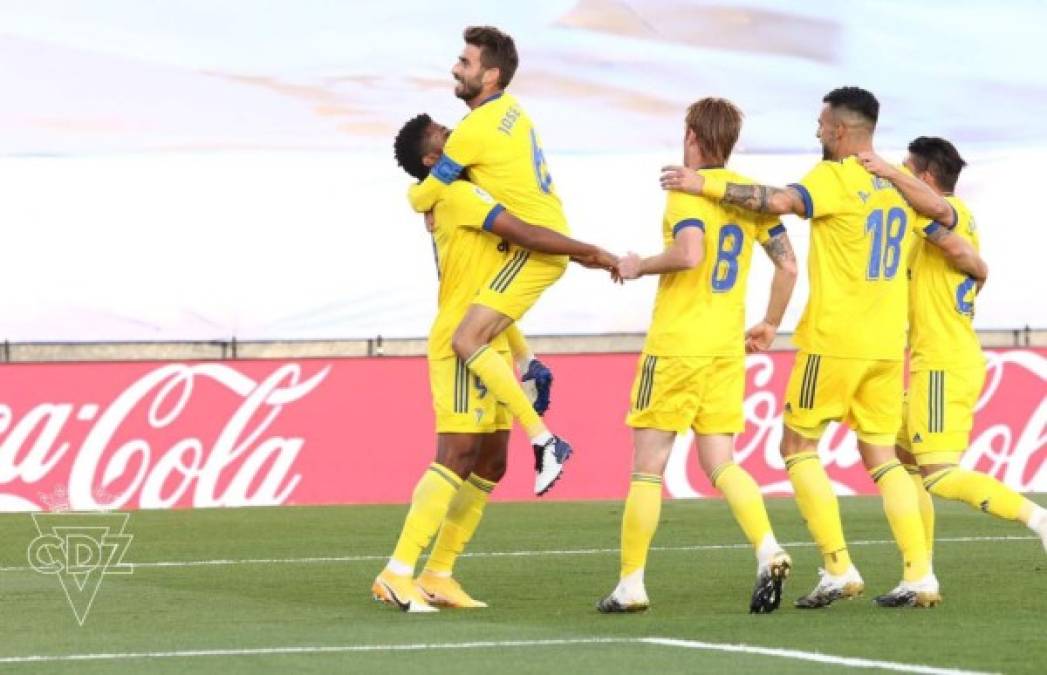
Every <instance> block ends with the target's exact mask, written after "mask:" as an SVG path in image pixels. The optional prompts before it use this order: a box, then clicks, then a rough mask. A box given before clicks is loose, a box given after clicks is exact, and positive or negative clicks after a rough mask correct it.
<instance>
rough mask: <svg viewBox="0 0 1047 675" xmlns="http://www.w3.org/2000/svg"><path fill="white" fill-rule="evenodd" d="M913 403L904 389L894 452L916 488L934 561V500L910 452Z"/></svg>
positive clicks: (925, 537) (914, 432)
mask: <svg viewBox="0 0 1047 675" xmlns="http://www.w3.org/2000/svg"><path fill="white" fill-rule="evenodd" d="M913 403H914V398H913V397H912V395H911V394H910V392H908V391H906V392H905V395H904V396H903V397H902V424H901V427H900V428H899V429H898V437H897V438H896V439H895V440H894V454H896V455H897V456H898V460H899V461H900V462H901V463H902V466H903V467H905V471H906V473H908V474H909V480H911V481H912V484H913V488H915V489H916V500H917V501H918V502H919V504H920V520H921V521H923V538H924V543H925V544H926V545H927V555H928V556H930V557H931V561H932V563H933V561H934V500H932V499H931V493H930V492H928V491H927V488H926V487H924V484H923V474H922V473H920V464H919V462H917V461H916V456H915V455H913V454H912V438H913V436H914V435H917V436H918V432H917V431H916V429H915V428H912V429H910V427H911V426H912V425H910V423H909V420H911V419H913V416H912V415H911V414H910V413H909V406H910V405H912V404H913Z"/></svg>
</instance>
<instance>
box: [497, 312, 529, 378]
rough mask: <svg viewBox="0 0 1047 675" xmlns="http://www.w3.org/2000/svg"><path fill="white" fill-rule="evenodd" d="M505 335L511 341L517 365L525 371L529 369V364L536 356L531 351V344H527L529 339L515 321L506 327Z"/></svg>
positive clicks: (510, 345)
mask: <svg viewBox="0 0 1047 675" xmlns="http://www.w3.org/2000/svg"><path fill="white" fill-rule="evenodd" d="M503 335H505V337H506V339H508V341H509V351H510V352H511V353H512V355H513V361H515V362H516V365H517V367H518V368H520V371H521V372H523V371H524V370H526V369H527V364H528V363H530V361H531V359H533V358H534V354H532V353H531V346H530V345H529V344H527V339H526V338H524V336H523V333H521V332H520V329H519V328H518V327H517V325H516V324H515V323H512V324H510V325H509V327H508V328H506V329H505V332H504V333H503Z"/></svg>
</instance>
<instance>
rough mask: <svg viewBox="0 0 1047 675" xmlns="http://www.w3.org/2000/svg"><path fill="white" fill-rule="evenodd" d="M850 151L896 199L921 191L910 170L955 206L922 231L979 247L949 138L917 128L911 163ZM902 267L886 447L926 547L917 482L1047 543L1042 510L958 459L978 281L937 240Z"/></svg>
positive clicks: (927, 529) (967, 418)
mask: <svg viewBox="0 0 1047 675" xmlns="http://www.w3.org/2000/svg"><path fill="white" fill-rule="evenodd" d="M859 159H860V160H861V161H862V163H863V164H864V165H865V168H866V169H868V170H869V171H871V172H872V173H874V174H876V175H877V176H880V177H882V178H886V179H887V180H889V181H891V182H892V183H893V184H894V185H895V187H897V188H898V191H899V192H901V193H902V195H903V196H905V198H906V199H909V200H913V201H914V202H915V201H916V200H919V199H920V198H921V196H922V194H923V192H922V189H921V188H922V186H921V185H919V184H918V183H917V182H916V181H917V180H921V181H923V182H924V183H926V184H927V185H929V186H930V187H931V188H932V189H933V190H934V191H935V192H936V193H938V194H939V195H943V196H944V197H945V200H946V201H947V202H948V203H949V205H950V206H952V208H953V209H954V212H955V216H954V225H953V226H952V227H939V228H935V229H934V230H933V231H931V232H929V233H928V234H927V238H928V239H929V240H935V241H940V240H942V239H946V238H949V237H959V238H962V239H964V240H966V241H967V242H969V243H970V244H971V245H972V247H973V248H974V249H975V250H977V249H978V248H979V243H978V232H977V230H976V229H975V224H974V217H973V216H972V215H971V212H970V209H968V208H967V205H966V204H965V203H964V202H963V200H961V199H960V198H959V197H957V196H956V195H955V194H953V191H954V190H955V188H956V180H957V179H958V178H959V176H960V172H961V171H962V170H963V167H964V166H966V165H967V163H966V162H964V160H963V158H962V157H960V153H959V152H957V150H956V148H955V146H953V144H952V143H950V142H949V141H947V140H945V139H944V138H929V137H926V136H921V137H920V138H917V139H915V140H914V141H913V142H912V143H910V144H909V156H908V157H907V158H906V159H905V167H906V168H907V169H908V170H909V172H911V173H906V172H903V171H900V170H899V169H898V168H897V167H894V166H892V165H890V164H888V163H887V162H885V161H883V159H881V158H880V157H878V156H877V155H875V154H872V153H863V154H861V155H859ZM909 275H910V281H909V348H910V350H911V351H910V359H909V391H908V394H907V397H906V404H905V410H904V413H905V414H904V421H903V425H902V428H901V430H900V431H899V433H898V439H897V446H896V448H895V450H896V451H897V453H898V458H899V459H900V460H901V461H902V463H903V464H904V465H905V468H906V469H907V470H908V471H909V473H910V475H912V477H913V480H914V482H915V483H916V486H917V492H918V493H919V495H920V500H921V501H920V505H921V512H922V514H923V526H924V534H925V537H926V540H927V550H928V551H930V550H931V549H932V547H933V544H934V505H933V503H932V502H931V498H930V495H928V493H927V491H930V493H931V494H934V495H936V496H938V497H942V498H944V499H952V500H956V501H961V502H966V503H968V504H970V505H971V506H972V507H974V508H976V509H981V510H982V511H985V512H986V513H991V514H992V515H994V516H996V517H998V518H1003V519H1004V520H1017V521H1019V522H1021V523H1024V524H1025V525H1026V526H1027V527H1028V528H1029V529H1030V530H1032V531H1033V532H1035V533H1036V534H1038V535H1039V536H1040V538H1041V540H1042V541H1043V545H1044V549H1045V550H1047V510H1044V509H1043V508H1042V507H1041V506H1038V505H1037V504H1035V503H1033V502H1032V501H1030V500H1028V499H1026V498H1025V497H1023V496H1021V495H1020V494H1018V493H1017V492H1015V491H1014V490H1012V489H1010V488H1009V487H1007V486H1006V485H1003V484H1002V483H1000V482H999V481H998V480H996V479H995V478H993V477H992V476H987V475H985V474H983V473H980V472H978V471H971V470H968V469H965V468H963V467H961V466H960V465H959V464H960V456H961V455H962V454H963V451H964V450H966V449H967V445H968V442H969V440H970V432H971V426H972V425H973V422H974V406H975V404H976V403H977V401H978V396H979V394H981V391H982V384H983V383H984V381H985V356H984V355H983V354H982V349H981V345H980V343H979V342H978V336H977V335H976V334H975V332H974V327H973V326H972V324H971V321H972V319H973V317H974V300H975V296H976V294H977V292H978V290H979V284H978V283H977V282H976V280H975V279H974V278H973V277H971V276H969V275H967V274H964V273H963V272H961V271H960V270H959V269H957V268H956V266H955V265H953V264H952V263H951V262H950V261H949V259H948V258H947V257H946V256H945V255H944V254H943V252H942V251H941V250H940V249H938V248H936V247H934V246H930V245H927V244H922V245H918V246H917V247H916V250H915V251H914V253H913V256H912V258H911V262H910V265H909ZM925 488H926V489H925Z"/></svg>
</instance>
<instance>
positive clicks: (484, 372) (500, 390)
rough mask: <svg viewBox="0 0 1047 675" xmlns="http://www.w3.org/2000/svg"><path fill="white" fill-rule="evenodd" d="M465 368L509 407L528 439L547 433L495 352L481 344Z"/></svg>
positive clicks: (505, 365)
mask: <svg viewBox="0 0 1047 675" xmlns="http://www.w3.org/2000/svg"><path fill="white" fill-rule="evenodd" d="M465 367H466V368H468V369H469V370H470V371H471V372H472V373H473V374H475V375H476V376H477V377H479V378H480V379H481V380H483V383H484V384H485V385H487V388H488V389H490V390H491V393H492V394H494V397H495V398H496V399H498V400H499V401H501V402H502V403H504V404H505V405H506V407H508V408H509V412H511V413H512V414H513V417H515V418H516V419H518V420H520V424H521V425H523V428H524V430H525V431H526V432H527V435H528V436H530V437H531V438H534V437H535V436H537V435H539V434H541V433H543V432H545V431H546V428H545V425H544V424H542V418H541V417H539V416H538V413H536V412H535V411H534V407H533V406H532V405H531V402H530V401H529V400H528V399H527V394H525V393H524V390H523V388H521V387H520V383H519V382H517V381H516V376H515V375H514V374H513V370H512V368H510V367H509V364H508V363H506V362H505V361H504V360H503V359H502V358H500V357H499V356H498V353H497V352H496V351H494V350H493V349H491V348H490V347H488V346H487V345H484V346H483V347H480V348H479V349H477V350H476V353H474V354H473V355H472V356H470V357H469V359H468V360H467V361H466V362H465Z"/></svg>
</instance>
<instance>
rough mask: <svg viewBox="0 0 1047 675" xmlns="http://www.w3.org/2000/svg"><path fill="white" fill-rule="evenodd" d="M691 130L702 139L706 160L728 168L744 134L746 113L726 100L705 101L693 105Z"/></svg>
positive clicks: (689, 116)
mask: <svg viewBox="0 0 1047 675" xmlns="http://www.w3.org/2000/svg"><path fill="white" fill-rule="evenodd" d="M685 120H686V123H687V128H688V129H690V130H691V131H693V132H694V135H695V136H696V137H697V138H698V147H699V148H701V149H702V155H703V156H704V158H705V159H706V160H707V161H709V162H712V163H714V164H726V163H727V160H728V159H729V158H730V156H731V151H732V150H734V144H735V143H737V142H738V134H739V133H740V132H741V130H742V111H741V110H739V109H738V106H736V105H735V104H733V103H731V102H730V101H728V100H727V99H725V98H712V97H710V98H703V99H700V100H698V101H695V102H694V103H692V104H691V107H689V108H688V109H687V117H686V118H685Z"/></svg>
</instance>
